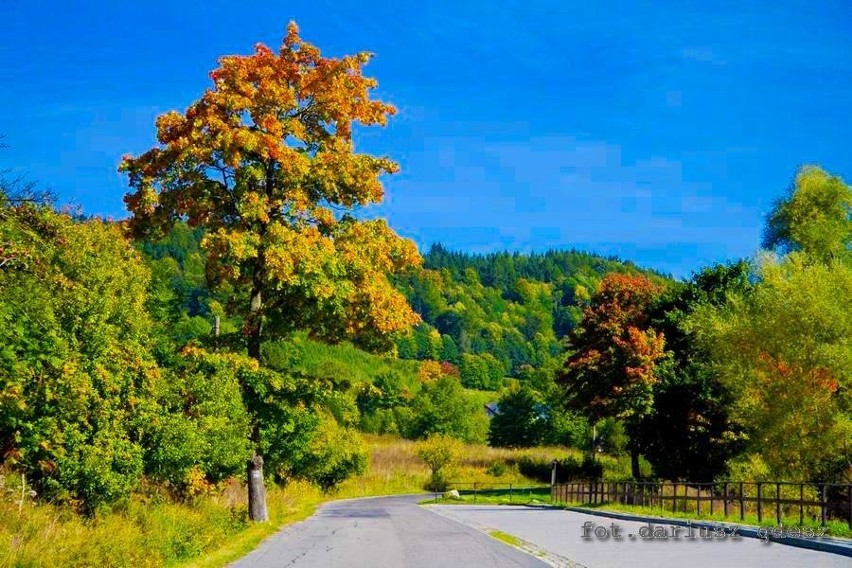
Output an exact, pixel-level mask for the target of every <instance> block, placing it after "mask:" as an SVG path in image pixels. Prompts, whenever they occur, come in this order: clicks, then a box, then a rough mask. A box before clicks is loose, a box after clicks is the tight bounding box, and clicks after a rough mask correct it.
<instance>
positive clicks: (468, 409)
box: [406, 376, 488, 443]
mask: <svg viewBox="0 0 852 568" xmlns="http://www.w3.org/2000/svg"><path fill="white" fill-rule="evenodd" d="M411 410H412V413H413V416H412V418H411V423H410V425H409V428H408V429H407V430H406V434H407V437H409V438H426V437H428V436H430V435H432V434H444V435H447V436H453V437H455V438H458V439H460V440H464V441H465V442H470V443H481V442H482V441H484V439H485V435H486V431H487V429H488V417H487V416H485V411H484V409H482V408H480V406H479V404H478V403H477V402H476V401H475V400H473V399H472V398H470V397H469V396H468V395H467V393H465V391H464V389H463V388H462V386H461V383H460V382H459V380H458V379H455V378H453V377H446V376H445V377H441V378H440V379H438V380H437V381H434V382H432V383H424V384H423V386H422V387H421V388H420V392H418V393H417V395H416V396H415V397H414V399H413V400H412V402H411Z"/></svg>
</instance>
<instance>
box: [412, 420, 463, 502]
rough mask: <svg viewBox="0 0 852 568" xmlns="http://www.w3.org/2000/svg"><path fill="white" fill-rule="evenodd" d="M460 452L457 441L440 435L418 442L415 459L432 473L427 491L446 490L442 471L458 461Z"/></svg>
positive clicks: (459, 444) (460, 446)
mask: <svg viewBox="0 0 852 568" xmlns="http://www.w3.org/2000/svg"><path fill="white" fill-rule="evenodd" d="M461 451H462V445H461V443H460V442H459V441H458V440H456V439H454V438H451V437H450V436H445V435H442V434H436V435H432V436H429V438H427V439H426V440H423V441H422V442H418V444H417V449H416V452H417V457H419V458H420V459H421V460H423V462H425V463H426V465H427V466H429V469H430V470H431V472H432V476H431V479H430V481H429V485H428V486H427V489H429V490H430V491H445V490H446V486H447V481H446V479H445V477H444V470H445V468H446V467H447V466H449V465H451V464H453V463H454V462H455V461H456V460H457V459H458V457H459V455H460V454H461Z"/></svg>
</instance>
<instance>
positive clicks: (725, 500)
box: [550, 481, 852, 528]
mask: <svg viewBox="0 0 852 568" xmlns="http://www.w3.org/2000/svg"><path fill="white" fill-rule="evenodd" d="M679 490H680V491H679ZM806 497H807V498H806ZM550 498H551V500H552V501H553V502H562V503H579V504H584V505H601V504H606V503H620V504H622V505H641V506H645V507H659V508H660V509H661V510H664V511H665V510H667V509H670V510H671V511H672V512H673V513H676V512H678V511H681V512H685V513H688V512H691V510H690V509H691V507H689V505H688V503H690V502H694V503H695V507H694V511H695V513H696V514H698V515H701V514H702V512H706V513H709V514H710V515H713V514H715V513H722V514H723V515H724V516H725V517H728V516H731V515H736V514H737V513H739V518H740V520H744V519H745V516H746V514H752V512H754V513H756V514H757V522H758V523H761V522H763V521H764V520H767V521H768V520H770V519H771V518H772V517H774V519H775V522H776V523H777V524H779V525H780V524H781V523H782V522H783V520H784V519H790V518H791V517H793V518H795V517H796V516H798V519H799V524H800V525H801V524H802V523H803V522H804V520H805V519H806V518H807V519H811V520H819V522H820V524H822V525H823V526H824V525H825V524H826V522H827V521H829V520H843V521H846V522H847V523H848V524H849V527H850V528H852V484H848V483H791V482H783V481H752V482H745V481H725V482H718V483H688V482H683V483H676V482H655V481H575V482H568V483H556V484H553V485H551V489H550ZM702 505H703V506H704V507H705V508H704V509H703V510H702ZM751 505H754V506H753V507H752V506H751ZM767 508H769V509H767ZM773 509H774V510H773ZM796 513H798V515H796Z"/></svg>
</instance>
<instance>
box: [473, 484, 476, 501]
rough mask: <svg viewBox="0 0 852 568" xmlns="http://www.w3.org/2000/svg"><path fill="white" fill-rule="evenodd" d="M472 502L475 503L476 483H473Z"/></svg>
mask: <svg viewBox="0 0 852 568" xmlns="http://www.w3.org/2000/svg"><path fill="white" fill-rule="evenodd" d="M473 500H474V501H476V482H475V481H474V482H473Z"/></svg>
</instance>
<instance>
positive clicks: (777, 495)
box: [775, 483, 781, 526]
mask: <svg viewBox="0 0 852 568" xmlns="http://www.w3.org/2000/svg"><path fill="white" fill-rule="evenodd" d="M775 521H776V522H777V523H778V526H781V484H780V483H775Z"/></svg>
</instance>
